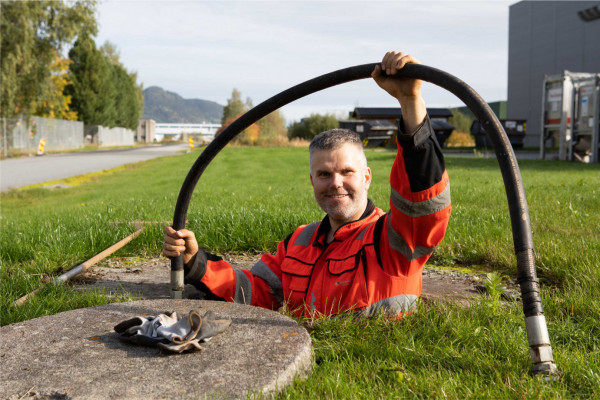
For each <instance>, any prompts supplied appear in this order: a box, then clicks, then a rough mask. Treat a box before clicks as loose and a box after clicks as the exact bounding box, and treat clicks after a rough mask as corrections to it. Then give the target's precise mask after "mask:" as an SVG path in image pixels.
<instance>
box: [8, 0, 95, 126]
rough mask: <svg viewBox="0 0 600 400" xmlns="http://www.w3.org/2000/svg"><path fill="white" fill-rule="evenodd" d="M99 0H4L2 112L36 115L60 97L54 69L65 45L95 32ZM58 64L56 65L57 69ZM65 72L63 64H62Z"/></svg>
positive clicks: (13, 114)
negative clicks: (87, 33)
mask: <svg viewBox="0 0 600 400" xmlns="http://www.w3.org/2000/svg"><path fill="white" fill-rule="evenodd" d="M95 6H96V2H95V1H90V0H82V1H76V2H66V1H56V0H55V1H52V0H41V1H2V4H1V13H0V36H1V48H0V74H1V82H2V85H1V89H0V90H1V91H0V114H1V115H2V116H3V117H13V116H16V115H19V114H25V115H31V114H34V113H35V112H36V111H38V110H36V108H39V107H41V106H42V105H43V104H44V103H46V104H52V103H54V101H55V100H56V99H57V98H58V97H59V96H58V95H57V93H56V92H59V91H60V89H59V88H57V86H56V82H55V79H54V76H53V73H56V72H57V69H56V64H55V62H56V60H59V59H60V54H61V51H62V50H63V49H64V46H66V45H69V44H71V42H72V40H73V39H74V38H75V37H76V36H77V35H78V34H80V33H81V32H89V33H90V34H95V33H96V31H97V26H96V20H95V16H94V14H95ZM53 68H54V69H53ZM58 71H60V67H59V69H58Z"/></svg>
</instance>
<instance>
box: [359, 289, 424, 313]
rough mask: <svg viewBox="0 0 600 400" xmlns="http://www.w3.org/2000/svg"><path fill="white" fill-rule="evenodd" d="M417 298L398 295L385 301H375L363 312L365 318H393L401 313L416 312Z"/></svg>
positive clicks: (411, 295)
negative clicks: (377, 316) (379, 316)
mask: <svg viewBox="0 0 600 400" xmlns="http://www.w3.org/2000/svg"><path fill="white" fill-rule="evenodd" d="M418 299H419V297H418V296H416V295H414V294H400V295H398V296H393V297H388V298H387V299H383V300H379V301H376V302H375V303H373V304H371V305H370V306H368V307H367V308H365V309H364V310H363V314H364V315H365V316H367V317H374V316H375V315H377V314H384V315H387V316H395V315H398V314H399V313H401V312H407V311H412V312H416V311H417V300H418Z"/></svg>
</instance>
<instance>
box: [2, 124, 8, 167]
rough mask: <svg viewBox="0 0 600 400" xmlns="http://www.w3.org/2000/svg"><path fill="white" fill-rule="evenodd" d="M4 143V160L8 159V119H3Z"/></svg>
mask: <svg viewBox="0 0 600 400" xmlns="http://www.w3.org/2000/svg"><path fill="white" fill-rule="evenodd" d="M2 141H3V142H4V144H3V146H2V147H3V148H4V158H7V157H8V139H7V138H6V118H2Z"/></svg>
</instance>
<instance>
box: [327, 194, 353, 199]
mask: <svg viewBox="0 0 600 400" xmlns="http://www.w3.org/2000/svg"><path fill="white" fill-rule="evenodd" d="M347 196H350V195H349V194H328V195H326V197H329V198H332V199H342V198H344V197H347Z"/></svg>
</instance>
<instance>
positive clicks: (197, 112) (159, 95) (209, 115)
mask: <svg viewBox="0 0 600 400" xmlns="http://www.w3.org/2000/svg"><path fill="white" fill-rule="evenodd" d="M222 115H223V106H222V105H220V104H219V103H216V102H214V101H210V100H202V99H184V98H183V97H182V96H180V95H179V94H177V93H175V92H170V91H168V90H165V89H163V88H161V87H159V86H150V87H148V88H146V89H144V114H143V116H142V119H153V120H154V121H156V122H157V123H187V124H193V123H220V122H221V117H222Z"/></svg>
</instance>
